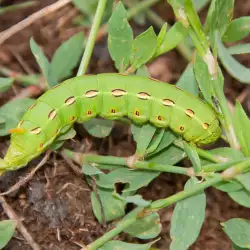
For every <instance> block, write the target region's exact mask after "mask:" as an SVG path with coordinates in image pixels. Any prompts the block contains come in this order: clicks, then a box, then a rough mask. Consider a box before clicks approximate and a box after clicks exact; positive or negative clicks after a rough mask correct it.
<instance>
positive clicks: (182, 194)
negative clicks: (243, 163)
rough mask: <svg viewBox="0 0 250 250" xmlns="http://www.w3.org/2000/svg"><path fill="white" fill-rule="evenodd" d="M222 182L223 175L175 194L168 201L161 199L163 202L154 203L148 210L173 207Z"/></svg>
mask: <svg viewBox="0 0 250 250" xmlns="http://www.w3.org/2000/svg"><path fill="white" fill-rule="evenodd" d="M222 180H223V177H222V176H221V175H218V176H216V177H214V178H212V179H210V180H207V181H204V182H203V183H201V184H197V185H195V186H194V187H192V188H190V189H189V190H185V191H181V192H179V193H177V194H174V195H172V196H170V197H168V198H166V199H161V200H158V201H155V202H152V203H151V205H150V207H149V208H148V211H155V210H159V209H161V208H165V207H169V206H170V205H172V204H174V203H176V202H178V201H181V200H184V199H186V198H188V197H190V196H192V195H195V194H197V193H199V192H200V191H202V190H204V189H206V188H208V187H210V186H213V185H215V184H218V183H219V182H221V181H222Z"/></svg>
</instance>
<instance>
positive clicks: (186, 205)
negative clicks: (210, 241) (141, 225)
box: [170, 178, 206, 250]
mask: <svg viewBox="0 0 250 250" xmlns="http://www.w3.org/2000/svg"><path fill="white" fill-rule="evenodd" d="M196 185H199V184H198V180H197V179H196V178H190V179H189V180H188V181H187V183H186V185H185V188H184V190H185V191H188V190H189V189H190V188H192V187H194V186H196ZM205 209H206V196H205V193H204V192H203V191H202V192H200V193H198V194H196V195H194V196H191V197H189V198H186V199H184V200H182V201H179V202H177V204H176V206H175V209H174V213H173V216H172V219H171V230H170V237H171V239H172V242H171V245H170V249H171V250H174V249H178V250H182V249H183V250H184V249H188V248H189V246H190V245H192V244H193V243H194V242H195V240H196V239H197V238H198V236H199V233H200V230H201V227H202V224H203V222H204V219H205Z"/></svg>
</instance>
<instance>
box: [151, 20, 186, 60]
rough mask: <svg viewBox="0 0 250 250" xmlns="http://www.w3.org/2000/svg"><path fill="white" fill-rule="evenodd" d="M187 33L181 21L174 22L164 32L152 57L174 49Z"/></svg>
mask: <svg viewBox="0 0 250 250" xmlns="http://www.w3.org/2000/svg"><path fill="white" fill-rule="evenodd" d="M187 33H188V29H186V28H185V27H184V26H183V24H182V23H181V21H178V22H176V23H175V24H174V25H173V26H172V27H171V28H170V29H169V31H168V32H167V33H166V34H165V36H164V38H163V41H162V42H161V45H160V46H159V45H158V46H157V49H156V52H155V55H154V57H157V56H159V55H161V54H163V53H166V52H168V51H170V50H172V49H174V48H175V47H176V46H177V45H178V44H179V43H180V42H181V41H182V40H183V39H184V38H185V37H186V36H187ZM158 37H159V36H158ZM161 39H162V38H161ZM158 43H159V40H158Z"/></svg>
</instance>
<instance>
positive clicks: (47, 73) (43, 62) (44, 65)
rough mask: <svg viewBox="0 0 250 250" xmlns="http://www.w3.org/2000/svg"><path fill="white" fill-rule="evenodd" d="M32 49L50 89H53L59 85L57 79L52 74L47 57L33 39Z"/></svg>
mask: <svg viewBox="0 0 250 250" xmlns="http://www.w3.org/2000/svg"><path fill="white" fill-rule="evenodd" d="M30 48H31V51H32V54H33V55H34V57H35V59H36V62H37V63H38V65H39V67H40V69H41V71H42V73H43V76H44V78H45V80H46V82H47V85H48V86H49V87H52V86H54V85H56V84H57V81H56V78H55V76H54V75H53V73H52V69H51V67H50V63H49V61H48V59H47V57H46V56H45V55H44V53H43V51H42V50H41V48H40V47H39V46H38V45H37V44H36V42H35V40H34V39H33V38H31V39H30Z"/></svg>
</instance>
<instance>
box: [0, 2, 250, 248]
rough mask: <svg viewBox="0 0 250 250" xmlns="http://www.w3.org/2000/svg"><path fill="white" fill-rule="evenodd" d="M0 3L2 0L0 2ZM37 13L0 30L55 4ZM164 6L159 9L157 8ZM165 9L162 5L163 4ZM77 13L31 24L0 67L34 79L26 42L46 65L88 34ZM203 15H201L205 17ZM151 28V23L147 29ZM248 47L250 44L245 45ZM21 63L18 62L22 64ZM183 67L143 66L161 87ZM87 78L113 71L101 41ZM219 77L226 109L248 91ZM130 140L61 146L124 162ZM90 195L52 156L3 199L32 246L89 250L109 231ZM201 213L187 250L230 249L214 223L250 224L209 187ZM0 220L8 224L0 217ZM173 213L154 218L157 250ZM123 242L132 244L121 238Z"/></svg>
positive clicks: (160, 184)
mask: <svg viewBox="0 0 250 250" xmlns="http://www.w3.org/2000/svg"><path fill="white" fill-rule="evenodd" d="M0 2H1V1H0ZM2 2H3V3H4V4H10V3H17V2H24V1H16V0H4V1H2ZM37 2H38V4H37V5H36V6H35V7H32V8H28V9H26V10H22V11H16V12H12V13H8V14H5V15H2V16H0V31H3V30H5V29H7V28H9V27H11V26H12V25H14V24H16V23H17V22H19V21H21V20H23V19H24V18H26V17H27V16H29V15H30V14H31V13H33V12H36V11H37V10H39V9H41V8H43V7H44V6H47V5H49V4H52V3H53V2H55V1H54V0H43V1H41V0H40V1H37ZM161 4H162V3H161ZM161 4H159V5H158V6H157V7H156V8H155V10H156V11H157V12H158V13H159V14H160V15H161V16H162V18H164V19H165V20H168V21H169V22H170V23H171V22H172V23H173V21H174V16H173V13H172V11H171V9H170V8H169V6H168V7H167V11H166V12H165V11H163V10H162V9H163V8H162V7H161V6H162V5H161ZM163 5H164V6H167V5H166V4H163ZM77 13H78V12H77V11H75V10H74V8H73V6H71V5H68V6H67V7H64V8H62V9H61V10H59V11H57V12H55V13H54V14H52V15H46V16H44V18H42V19H40V20H38V21H36V22H35V23H33V24H32V25H31V26H29V27H28V28H26V29H24V30H22V31H21V32H18V33H17V34H16V35H14V36H12V37H11V38H10V39H8V40H7V41H6V42H5V43H4V44H3V45H2V46H1V48H0V64H1V66H5V67H8V68H9V69H11V70H13V71H15V72H21V73H25V74H28V73H30V72H39V69H38V66H37V64H36V62H35V60H34V58H33V56H32V54H31V52H30V49H29V39H30V37H31V36H33V37H34V38H35V40H36V41H37V43H38V44H39V45H41V46H42V47H43V50H44V51H45V53H46V55H47V56H48V57H49V58H51V55H52V54H53V53H54V51H55V50H56V48H57V47H58V46H59V45H60V44H61V43H62V42H63V41H64V40H66V39H67V38H69V37H71V36H72V35H73V34H75V33H77V32H79V31H81V30H82V31H85V32H86V30H87V29H86V28H83V27H77V26H73V25H72V23H71V20H72V16H75V15H76V14H77ZM204 14H205V10H204V11H202V12H201V16H202V17H204ZM249 14H250V3H248V1H242V0H241V1H237V3H236V8H235V17H238V16H246V15H249ZM147 24H150V23H147ZM133 27H134V31H135V33H140V32H141V31H143V30H145V29H146V26H143V27H142V26H138V25H136V24H133ZM246 41H248V42H249V41H250V38H247V39H246ZM20 58H21V60H20ZM237 59H239V61H240V62H242V63H243V64H244V65H246V66H248V67H249V66H250V59H249V57H248V56H247V55H244V56H238V57H237ZM185 66H186V61H185V60H184V59H183V58H182V57H181V56H180V55H179V54H178V53H177V52H176V51H172V52H170V53H168V54H166V55H163V56H161V57H160V58H158V59H157V60H156V61H155V62H153V63H151V65H149V69H150V72H151V75H152V76H153V77H155V78H158V79H161V80H163V81H167V82H175V81H176V80H177V79H178V78H179V76H180V74H181V73H182V71H183V70H184V68H185ZM89 71H90V73H97V72H112V71H114V68H113V65H112V61H111V59H110V57H109V55H108V50H107V44H106V39H103V40H101V41H99V42H98V43H97V45H96V47H95V49H94V53H93V57H92V61H91V65H90V69H89ZM224 73H225V91H226V94H227V96H228V99H229V101H230V102H232V103H234V101H235V99H236V98H237V97H239V96H240V95H241V94H242V93H243V91H245V89H246V85H243V84H241V83H239V82H237V81H236V80H234V79H233V78H231V77H230V76H229V75H228V74H227V73H226V72H224ZM19 90H20V86H18V85H15V88H13V89H11V90H10V91H8V92H7V95H6V93H5V94H0V102H1V104H3V103H5V102H6V101H8V100H10V99H11V98H13V97H14V96H15V93H16V92H18V91H19ZM242 100H243V105H244V107H245V108H246V109H247V110H248V112H249V110H250V103H249V101H248V100H247V98H244V99H242ZM131 141H132V140H131V135H130V134H129V129H128V127H127V126H121V125H118V126H117V127H116V128H115V129H114V131H113V132H112V134H111V135H110V136H109V137H108V138H104V139H96V138H93V137H91V136H89V135H88V134H87V133H86V132H84V131H83V133H81V136H80V135H78V136H77V138H76V140H75V141H74V142H73V141H71V142H67V145H68V146H69V147H70V148H73V149H76V150H77V149H78V150H79V148H80V147H82V145H84V146H85V148H88V149H89V150H90V151H93V152H96V153H98V154H107V155H117V156H127V155H131V154H132V153H133V152H134V150H135V144H134V142H131ZM8 143H9V138H8V137H4V138H0V155H1V156H3V155H4V154H5V152H6V149H7V147H8ZM39 160H40V159H37V160H34V161H33V162H32V163H30V164H29V167H27V168H25V169H21V170H19V171H16V172H13V173H8V174H6V175H5V176H4V177H2V178H1V179H0V190H1V191H3V190H8V188H9V187H10V186H12V185H13V184H14V183H15V182H17V181H18V180H19V178H20V176H24V175H25V174H26V173H28V172H29V171H30V170H31V168H33V167H34V166H35V165H36V164H37V163H38V162H39ZM185 181H186V178H185V177H180V176H177V175H173V174H171V175H170V174H161V175H160V176H159V177H158V178H157V179H156V180H154V181H153V182H152V183H151V184H150V185H149V186H148V187H145V188H143V189H142V190H140V193H141V194H142V195H143V197H144V198H145V199H149V200H156V199H159V198H163V197H168V196H170V195H171V194H174V193H176V192H178V191H181V190H182V189H183V185H184V183H185ZM90 192H91V188H90V187H89V185H88V184H87V182H86V180H85V178H84V177H79V176H78V175H76V174H75V173H74V172H73V171H72V170H71V169H70V167H69V166H68V165H67V163H66V162H65V161H64V160H62V158H61V157H60V156H55V155H54V156H53V157H51V158H50V160H49V162H48V163H47V164H46V165H45V166H44V167H43V168H42V169H41V170H39V171H38V172H37V173H36V174H35V176H34V177H33V178H32V180H31V181H29V182H28V184H26V185H25V186H24V187H21V188H20V189H19V190H18V191H16V192H14V193H12V194H11V195H9V196H7V202H8V203H9V204H10V205H11V207H12V208H13V209H14V211H15V212H16V213H17V214H18V216H19V217H20V218H21V219H22V222H23V224H24V225H25V226H26V228H27V229H28V231H29V232H30V234H31V235H32V237H33V239H34V240H35V241H36V242H37V244H39V245H40V246H41V249H46V250H49V249H51V250H52V249H60V250H66V249H67V250H74V249H76V250H78V249H80V247H79V244H88V243H90V242H92V241H94V240H95V239H97V238H98V237H100V236H101V235H103V234H104V233H105V232H106V231H107V230H108V229H110V228H111V227H112V224H109V225H107V226H103V225H100V224H99V223H98V222H97V220H96V219H95V217H94V216H93V213H92V208H91V202H90ZM206 195H207V209H206V220H205V223H204V226H203V228H202V231H201V234H200V236H199V239H198V240H197V242H196V243H195V244H194V245H193V246H192V247H191V248H190V249H193V250H201V249H202V250H217V249H218V250H220V249H231V243H230V240H229V239H228V238H227V236H226V235H225V233H224V232H223V231H222V229H221V225H220V223H221V222H223V221H226V220H228V219H230V218H234V217H244V218H249V219H250V215H249V213H247V211H248V210H247V209H246V208H243V207H241V206H239V205H237V204H236V203H234V202H233V201H232V200H231V199H230V198H229V197H228V196H227V194H225V193H222V192H219V191H218V190H215V189H214V188H213V189H212V188H211V189H208V190H206ZM0 211H1V214H2V217H1V218H2V219H4V218H7V217H6V216H5V213H4V211H3V210H1V208H0ZM172 212H173V207H170V208H168V209H163V210H161V211H160V216H161V222H162V226H163V229H162V232H161V235H160V237H161V239H160V241H159V242H158V243H157V247H159V248H160V249H162V250H164V249H168V246H169V243H170V238H169V228H170V219H171V215H172ZM121 239H125V240H128V241H129V240H130V238H129V237H128V236H126V235H122V236H121ZM4 249H6V250H17V249H20V250H24V249H25V250H28V249H31V248H30V246H29V245H28V244H27V242H26V241H25V240H24V239H23V238H22V236H21V235H20V234H19V233H18V232H16V233H15V236H14V237H13V238H12V239H11V241H10V242H9V244H8V245H7V246H6V247H5V248H4Z"/></svg>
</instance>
